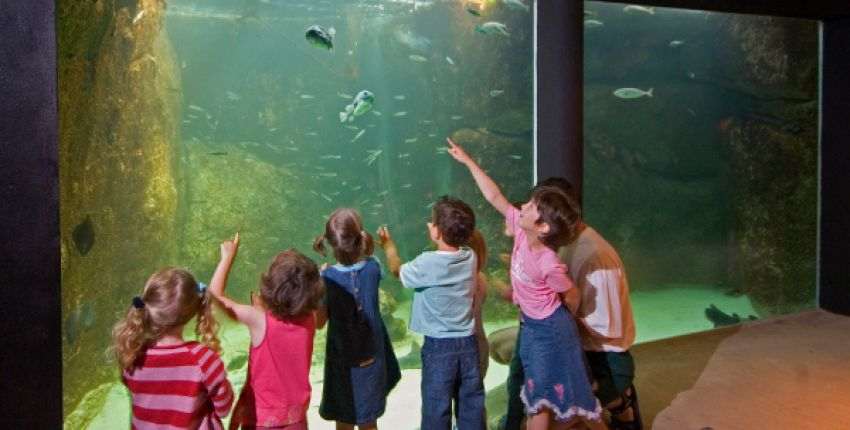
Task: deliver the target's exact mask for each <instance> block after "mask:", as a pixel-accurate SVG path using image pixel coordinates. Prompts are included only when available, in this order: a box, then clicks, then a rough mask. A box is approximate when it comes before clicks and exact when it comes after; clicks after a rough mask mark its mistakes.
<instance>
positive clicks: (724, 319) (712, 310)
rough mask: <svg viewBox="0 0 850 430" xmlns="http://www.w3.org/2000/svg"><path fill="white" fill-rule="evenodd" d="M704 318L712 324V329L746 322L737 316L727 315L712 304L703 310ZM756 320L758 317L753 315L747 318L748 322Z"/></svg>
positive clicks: (733, 314)
mask: <svg viewBox="0 0 850 430" xmlns="http://www.w3.org/2000/svg"><path fill="white" fill-rule="evenodd" d="M705 317H706V318H708V320H709V321H711V322H712V323H713V324H714V328H718V327H723V326H727V325H734V324H738V323H740V322H742V321H746V320H745V319H743V318H741V317H740V316H738V314H736V313H732V315H729V314H727V313H726V312H723V311H721V310H720V309H719V308H718V307H717V306H714V305H713V304H712V305H710V306H709V307H707V308H705ZM757 319H758V317H756V316H754V315H750V316H749V317H747V320H749V321H754V320H757Z"/></svg>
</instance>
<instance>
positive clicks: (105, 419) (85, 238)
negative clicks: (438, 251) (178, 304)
mask: <svg viewBox="0 0 850 430" xmlns="http://www.w3.org/2000/svg"><path fill="white" fill-rule="evenodd" d="M526 3H529V2H527V1H526ZM166 4H167V6H166ZM56 8H57V34H58V44H59V50H58V51H59V62H58V63H59V92H60V96H59V104H60V178H61V195H60V201H61V234H62V237H61V239H62V240H61V244H62V330H63V353H62V355H63V394H64V410H65V423H66V424H65V425H66V428H73V429H86V428H88V429H95V428H97V429H115V428H126V427H127V425H128V422H129V419H130V410H129V400H128V393H127V391H126V389H125V388H124V386H123V385H122V384H121V382H120V380H119V372H118V365H117V363H116V362H115V360H112V359H111V356H110V354H109V353H108V352H106V349H107V347H108V346H109V343H110V330H111V328H112V326H113V325H114V324H115V323H116V322H117V321H118V320H119V318H121V317H122V316H123V315H124V314H125V313H126V312H127V311H128V309H129V308H130V306H131V301H132V298H133V296H136V295H139V294H140V292H141V291H142V287H143V286H144V284H145V281H146V280H147V278H148V277H149V276H150V275H151V274H152V273H153V272H155V271H157V270H158V269H161V268H163V267H166V266H179V267H184V268H187V269H188V270H189V271H191V272H192V273H193V274H194V275H195V276H196V277H197V278H198V279H199V280H200V281H203V282H208V281H209V279H210V276H211V275H212V272H213V270H214V268H215V266H216V264H217V262H218V260H219V244H220V242H221V241H222V240H224V239H227V238H230V237H232V235H233V234H234V233H235V232H236V230H237V229H239V230H240V231H241V236H242V245H241V247H240V250H239V255H238V257H237V260H236V263H235V265H234V269H233V272H232V273H231V277H230V281H229V283H228V293H229V294H230V295H231V296H232V297H234V298H236V299H238V300H240V301H242V302H247V301H248V299H249V290H256V289H257V284H258V279H259V277H260V274H261V273H262V272H263V271H264V270H265V269H266V267H267V266H268V263H269V261H270V260H271V259H272V257H273V256H274V255H275V254H277V253H278V252H280V251H282V250H285V249H288V248H297V249H298V250H300V251H301V252H303V253H305V254H306V255H308V256H310V257H312V258H314V259H316V261H317V262H319V263H322V262H326V261H331V260H330V259H324V258H322V257H321V256H319V255H318V254H316V253H314V252H313V251H312V250H311V245H312V243H313V240H314V238H315V237H316V236H317V235H319V234H320V233H322V232H323V229H324V223H325V220H326V217H327V215H328V214H330V213H331V212H332V211H333V210H335V209H337V208H340V207H354V208H356V209H358V210H359V211H360V213H361V214H362V216H363V219H364V222H365V227H366V229H367V230H368V231H369V232H374V231H375V230H376V229H377V227H378V226H379V225H388V226H389V228H390V229H391V232H392V234H393V235H394V237H395V239H396V241H397V243H398V246H399V248H400V252H401V257H402V258H403V259H404V260H408V259H411V258H413V257H415V256H416V255H417V254H418V253H419V252H421V251H423V250H425V249H429V240H428V236H427V231H426V226H425V223H426V222H427V221H428V220H429V218H430V210H431V209H430V208H431V206H430V205H431V204H432V203H433V202H434V201H435V199H436V198H437V197H438V196H440V195H441V194H454V195H456V196H459V197H460V198H462V199H464V200H466V201H467V202H469V203H470V204H471V205H472V206H473V208H474V209H475V210H476V215H477V217H478V224H479V227H480V229H481V230H482V231H483V233H484V236H485V237H486V239H487V240H488V242H489V245H490V250H491V251H490V254H491V255H492V256H494V257H493V258H491V259H490V264H489V266H488V272H489V273H490V274H491V275H492V276H494V277H498V278H501V279H504V280H507V274H506V270H505V268H504V264H503V263H502V262H501V261H500V259H499V258H497V257H496V256H498V254H499V253H501V252H509V250H510V242H509V241H508V240H507V239H505V238H503V237H502V235H503V230H504V228H503V225H504V223H503V220H502V218H501V217H500V216H499V214H498V212H496V211H495V210H494V209H492V208H490V206H489V205H488V204H487V203H486V202H485V201H484V199H483V198H481V196H480V195H479V193H478V191H477V188H475V185H474V183H473V181H472V178H471V176H470V175H469V173H468V172H467V171H466V169H465V168H463V167H462V166H460V165H458V164H457V163H456V162H455V161H454V160H452V159H451V158H450V156H449V155H447V154H446V153H445V150H446V142H445V137H446V136H450V135H451V136H453V137H454V138H455V139H456V140H458V141H459V142H460V143H461V144H463V145H464V146H465V148H466V149H467V150H468V151H469V152H470V154H472V155H473V156H474V157H476V158H478V159H480V161H481V163H482V165H483V166H484V167H485V168H486V169H487V170H488V171H489V172H490V173H491V174H492V175H493V177H494V179H495V180H496V181H497V182H498V183H500V184H502V185H503V187H504V190H505V193H506V195H507V196H508V197H509V198H510V199H511V200H512V201H518V200H522V199H525V198H526V197H527V193H528V190H529V188H530V186H531V181H532V178H533V166H532V160H533V157H532V148H533V118H532V115H533V103H534V97H533V73H534V72H533V70H534V68H533V47H532V43H533V40H534V32H533V7H532V10H528V9H522V8H510V7H508V6H506V5H505V4H503V3H502V2H495V1H486V2H485V1H428V2H426V1H412V0H410V1H407V0H405V1H377V0H374V1H344V0H324V1H321V0H320V1H302V2H294V1H288V0H204V1H188V0H172V1H169V2H162V1H153V0H140V1H115V2H101V1H97V2H78V1H76V0H60V1H58V2H57V5H56ZM486 23H490V24H486ZM501 24H504V27H502V26H501ZM314 25H319V26H321V27H323V29H324V30H327V32H330V31H331V28H333V29H334V36H333V49H332V50H330V49H325V48H324V47H322V46H314V45H312V44H311V43H309V42H308V40H307V39H306V32H307V29H308V28H310V27H311V26H314ZM363 90H368V91H369V92H371V93H372V94H373V95H374V102H373V105H372V107H371V109H370V110H367V111H365V112H364V113H362V115H359V116H356V117H354V118H353V120H350V121H349V120H347V119H346V120H345V121H340V113H341V112H345V111H346V106H347V105H350V104H352V103H353V99H354V98H355V97H356V96H357V95H358V93H360V92H361V91H363ZM376 255H377V256H378V257H380V258H381V259H382V260H384V255H383V253H382V252H381V251H377V252H376ZM381 288H382V290H383V291H382V293H381V296H380V300H381V309H382V314H383V319H384V322H385V324H386V326H387V328H388V330H389V333H390V336H391V338H392V343H393V346H394V348H395V352H396V354H397V355H398V357H399V359H400V362H401V367H402V373H403V376H402V380H401V382H400V385H399V386H398V387H397V388H396V389H395V391H393V393H392V394H391V395H390V398H389V406H388V408H387V412H386V414H385V415H384V417H383V418H381V425H382V426H385V427H387V428H393V429H415V428H417V427H418V426H419V414H420V403H419V402H420V400H419V382H420V379H421V378H420V375H421V370H420V368H421V364H420V362H419V355H418V348H419V345H421V342H422V341H421V337H420V336H418V335H416V334H415V333H412V332H409V331H408V329H407V323H408V321H409V313H410V306H411V303H410V302H411V298H412V294H411V292H409V291H403V289H402V288H401V285H400V283H399V282H398V281H397V280H395V279H394V278H393V277H392V276H391V275H389V274H387V276H386V277H385V278H384V281H383V282H382V284H381ZM491 296H494V297H490V298H488V301H487V302H486V304H485V310H484V314H485V329H486V331H487V332H488V333H489V332H492V331H493V330H495V329H497V328H500V327H503V326H508V325H515V324H516V310H515V308H514V307H512V306H510V305H508V304H506V303H504V302H503V301H502V300H501V299H499V298H498V295H495V294H493V295H491ZM220 321H221V322H222V323H223V329H222V332H221V334H220V337H221V339H222V347H223V353H222V358H223V360H224V363H225V366H226V368H227V371H228V376H229V378H230V380H231V382H232V383H233V385H234V389H236V390H237V392H238V390H239V389H240V388H241V386H242V385H243V382H244V379H245V374H246V369H247V364H246V358H247V352H248V345H249V338H248V332H247V330H246V329H245V328H244V327H242V326H239V325H236V324H234V323H232V322H230V321H228V320H227V318H226V317H225V316H224V315H220ZM192 328H194V323H190V324H189V325H188V326H187V336H186V337H187V339H192V338H193V336H192V335H191V334H190V333H189V332H190V331H191V329H192ZM314 351H315V353H314V360H313V366H312V370H311V378H310V379H311V382H312V386H313V396H312V403H313V405H312V406H311V408H310V411H309V423H310V427H311V428H314V429H322V428H333V423H332V422H325V421H323V420H321V419H320V418H319V417H318V412H317V409H318V403H319V400H320V399H321V393H322V379H323V364H324V353H325V332H324V331H319V332H317V335H316V339H315V347H314ZM491 369H492V370H491V372H490V373H489V374H488V377H487V379H486V381H485V385H486V386H487V388H488V389H491V388H493V387H495V386H496V385H498V384H501V383H503V382H504V380H505V374H506V372H507V367H506V366H500V365H493V366H491Z"/></svg>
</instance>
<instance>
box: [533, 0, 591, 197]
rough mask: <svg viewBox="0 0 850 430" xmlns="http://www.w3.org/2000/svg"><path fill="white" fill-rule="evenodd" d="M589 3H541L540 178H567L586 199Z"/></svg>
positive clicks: (575, 0) (569, 0) (565, 0)
mask: <svg viewBox="0 0 850 430" xmlns="http://www.w3.org/2000/svg"><path fill="white" fill-rule="evenodd" d="M583 16H584V2H583V1H582V0H538V1H537V179H538V180H539V179H545V178H547V177H549V176H564V177H566V178H567V179H569V180H570V182H572V184H573V186H575V188H576V191H577V192H578V193H579V195H581V190H582V175H583V162H582V146H583V145H582V142H583V139H582V118H583V116H582V105H583V92H582V89H583V85H584V76H583V57H584V27H583V25H584V20H583Z"/></svg>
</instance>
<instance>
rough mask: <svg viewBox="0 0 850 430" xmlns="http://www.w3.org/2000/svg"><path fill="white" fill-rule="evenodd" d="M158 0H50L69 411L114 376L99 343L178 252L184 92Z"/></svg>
mask: <svg viewBox="0 0 850 430" xmlns="http://www.w3.org/2000/svg"><path fill="white" fill-rule="evenodd" d="M163 7H164V4H163V3H162V2H160V1H154V0H142V1H140V2H138V3H136V2H132V3H130V2H121V1H110V0H98V1H96V2H76V1H66V0H61V1H59V2H57V5H56V16H57V34H58V75H59V87H58V89H59V111H60V112H59V113H60V123H59V155H60V163H59V175H60V181H59V182H60V186H61V193H60V211H61V214H60V215H61V216H60V218H61V268H62V314H63V321H64V322H65V324H66V327H65V330H64V336H63V349H62V359H63V371H62V375H63V406H64V407H63V409H64V411H65V413H66V414H68V413H70V412H71V411H72V410H74V407H75V406H76V405H77V403H78V402H79V401H80V400H81V399H82V396H83V394H84V393H86V392H88V391H89V390H91V389H93V388H94V387H97V386H99V385H101V384H102V383H104V382H106V381H109V380H114V379H115V377H116V374H117V365H116V364H115V363H114V362H108V361H107V360H106V358H105V355H106V354H104V351H105V350H106V348H107V346H108V345H109V343H110V328H111V326H112V324H114V323H115V322H116V321H117V320H118V318H119V316H121V315H123V314H124V312H126V310H127V309H128V308H129V304H130V298H131V297H132V296H133V295H135V294H138V292H139V291H140V290H141V288H142V286H143V285H144V283H145V281H146V280H147V277H148V276H149V275H150V274H151V273H152V272H153V271H155V270H156V269H158V268H160V267H162V266H164V265H166V264H174V262H173V260H172V257H173V256H174V255H175V251H176V243H175V241H174V240H173V237H174V234H173V233H174V216H175V213H176V208H177V192H176V187H175V178H174V176H173V172H172V161H173V155H174V154H173V153H172V144H173V143H174V142H176V141H177V133H178V122H179V118H180V112H179V107H180V105H181V102H182V100H181V93H180V91H179V88H180V77H179V73H178V72H177V69H178V68H177V66H176V65H175V61H174V53H173V52H172V50H171V47H170V45H169V43H168V41H167V37H166V36H165V35H164V34H163V31H162V8H163ZM142 11H144V13H143V14H142V15H139V14H140V13H141V12H142ZM137 16H139V17H140V18H139V19H135V20H134V17H137ZM171 89H178V90H176V91H175V90H171ZM89 216H90V221H89V222H88V223H89V224H90V225H89V226H88V227H86V226H85V223H84V224H83V226H82V227H81V228H79V229H77V228H76V227H77V226H78V224H79V223H80V220H82V219H86V218H87V217H89ZM95 232H96V234H97V236H96V237H97V240H96V241H94V240H93V239H94V234H95ZM78 251H79V252H78ZM130 261H132V263H130Z"/></svg>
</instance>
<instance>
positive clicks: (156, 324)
mask: <svg viewBox="0 0 850 430" xmlns="http://www.w3.org/2000/svg"><path fill="white" fill-rule="evenodd" d="M209 294H210V293H208V292H206V291H204V292H203V293H201V292H199V291H198V281H197V280H195V277H194V276H192V274H191V273H189V272H188V271H186V270H183V269H180V268H177V267H167V268H165V269H162V270H160V271H159V272H156V273H154V274H153V275H151V277H150V278H149V279H148V281H147V283H146V284H145V288H144V290H143V291H142V294H141V296H139V297H138V299H139V300H141V307H136V306H135V305H132V306H130V309H129V310H128V311H127V313H126V314H125V315H124V318H122V319H121V321H119V322H118V323H117V324H116V325H115V327H113V328H112V350H113V352H114V353H115V356H116V357H117V358H118V362H119V364H120V365H121V368H122V369H125V370H132V369H133V368H134V367H135V366H136V364H137V363H136V361H137V360H138V358H139V357H140V356H141V355H142V353H143V352H144V350H145V349H146V348H147V347H148V346H150V344H151V343H152V342H153V340H154V339H155V338H156V337H157V336H159V335H161V334H163V333H166V332H168V331H169V330H172V329H174V328H175V327H182V326H184V325H186V324H187V323H189V321H191V319H192V318H194V317H197V318H198V319H197V323H196V325H195V334H196V335H197V336H198V339H199V340H200V341H201V343H203V344H205V345H206V346H208V347H209V348H210V349H212V350H213V351H215V352H216V353H218V352H220V351H221V347H220V345H219V340H218V337H217V333H218V329H219V325H218V321H216V319H215V315H214V314H213V309H212V300H211V298H210V297H209Z"/></svg>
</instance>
